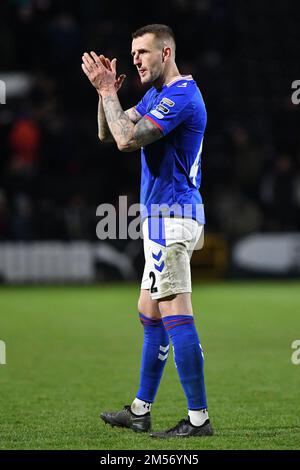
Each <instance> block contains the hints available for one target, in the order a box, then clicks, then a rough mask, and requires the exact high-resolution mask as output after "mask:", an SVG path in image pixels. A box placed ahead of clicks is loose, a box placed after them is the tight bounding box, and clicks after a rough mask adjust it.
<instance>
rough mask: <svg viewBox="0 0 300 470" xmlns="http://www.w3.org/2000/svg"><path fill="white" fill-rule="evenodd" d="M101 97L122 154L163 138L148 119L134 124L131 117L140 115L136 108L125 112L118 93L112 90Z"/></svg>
mask: <svg viewBox="0 0 300 470" xmlns="http://www.w3.org/2000/svg"><path fill="white" fill-rule="evenodd" d="M101 97H102V104H103V110H104V113H105V117H106V121H107V124H108V127H109V129H110V132H111V134H112V136H113V138H114V139H115V141H116V143H117V146H118V149H119V150H121V152H133V151H134V150H137V149H139V148H141V147H143V146H145V145H148V144H151V143H152V142H155V141H156V140H158V139H160V138H161V137H162V136H163V134H162V132H161V131H160V130H159V129H158V127H157V126H156V125H155V124H153V122H151V121H150V120H149V119H147V118H140V119H139V120H138V121H137V122H136V123H134V121H132V120H131V119H130V116H131V115H132V114H133V113H136V114H137V115H138V116H140V114H139V113H137V111H135V110H134V108H131V109H130V110H128V111H129V112H128V111H126V112H124V111H123V109H122V107H121V105H120V102H119V99H118V96H117V93H116V92H115V91H114V90H113V89H112V88H111V89H110V90H105V91H103V92H102V93H101ZM133 110H134V111H133Z"/></svg>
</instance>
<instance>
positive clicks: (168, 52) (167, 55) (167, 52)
mask: <svg viewBox="0 0 300 470" xmlns="http://www.w3.org/2000/svg"><path fill="white" fill-rule="evenodd" d="M170 57H171V48H170V47H164V48H163V50H162V62H166V60H167V59H169V58H170Z"/></svg>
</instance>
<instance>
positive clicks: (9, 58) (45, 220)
mask: <svg viewBox="0 0 300 470" xmlns="http://www.w3.org/2000/svg"><path fill="white" fill-rule="evenodd" d="M297 11H298V8H297V2H296V1H286V2H269V1H266V0H261V1H253V2H252V1H251V2H239V1H234V0H226V1H225V0H199V1H193V0H170V1H167V2H161V1H152V2H151V6H149V7H148V8H147V11H145V10H144V8H141V4H140V2H129V3H127V2H120V3H118V5H117V6H116V5H115V4H114V2H109V1H96V0H85V1H84V2H82V1H65V0H63V1H54V0H36V1H34V0H22V1H21V0H20V1H17V0H16V1H13V0H11V1H9V0H8V1H2V2H1V5H0V30H1V33H0V79H1V74H2V75H3V74H5V76H8V75H7V74H11V73H14V72H17V73H20V72H21V73H22V74H24V73H25V74H26V79H27V80H29V82H30V86H28V87H27V88H26V87H25V90H26V91H24V92H23V93H22V92H18V93H15V94H14V93H12V94H11V95H10V94H9V95H8V96H7V102H6V104H5V105H1V107H0V240H1V241H2V242H5V241H14V242H19V241H25V242H31V241H37V240H40V241H45V240H56V241H72V240H73V241H74V240H88V241H92V242H95V241H97V238H96V232H95V227H96V224H97V220H98V219H97V217H96V214H95V213H96V207H97V206H98V205H99V204H101V203H103V202H110V203H113V204H115V205H117V202H118V196H119V195H127V196H128V201H129V203H133V202H137V201H138V199H139V177H140V162H139V152H135V153H132V154H122V153H120V152H118V151H117V149H116V147H115V146H111V145H103V144H101V143H100V142H99V141H98V139H97V120H96V115H97V95H96V93H95V91H94V90H93V89H92V87H91V86H90V84H89V83H88V81H87V79H86V77H85V76H84V75H83V73H82V71H81V66H80V65H81V55H82V53H83V52H84V51H90V50H92V49H94V50H95V51H97V52H99V53H100V52H102V53H104V54H105V55H107V56H108V57H111V58H112V57H114V56H115V57H117V58H118V71H119V73H126V75H127V79H126V81H125V84H124V86H123V88H122V90H121V92H120V100H121V103H122V105H123V106H124V109H126V108H128V107H131V106H132V105H134V104H136V103H137V101H138V100H139V99H140V97H141V96H142V94H143V93H144V92H145V88H143V87H142V86H141V85H140V83H139V78H138V76H137V73H136V71H135V68H134V66H133V65H132V63H131V56H130V47H131V32H132V31H134V30H135V29H137V28H138V27H140V26H141V25H143V24H145V23H151V22H161V23H167V24H169V25H171V26H172V27H173V29H174V31H175V34H176V37H177V61H178V64H179V69H180V71H181V72H182V73H187V74H188V73H191V74H192V75H193V77H194V78H195V79H196V80H197V82H198V84H199V87H200V89H201V91H202V93H203V96H204V99H205V102H206V106H207V110H208V125H207V130H206V135H205V141H204V150H203V159H202V172H203V179H202V188H201V192H202V194H203V198H204V203H205V210H206V217H207V226H206V233H207V234H209V233H213V234H217V241H216V240H213V241H212V250H213V251H214V250H215V249H217V250H218V249H220V250H221V251H222V250H223V249H224V250H225V251H226V255H224V256H225V258H226V262H224V266H221V268H220V270H219V271H220V272H221V275H225V276H226V275H227V276H228V275H234V273H235V270H234V269H232V267H230V266H231V265H230V250H231V249H232V246H233V244H234V242H235V241H236V240H239V239H240V238H242V237H244V236H247V235H249V234H251V233H257V232H259V233H262V232H263V233H270V232H271V233H272V232H276V233H278V232H281V233H283V232H297V231H299V230H300V132H299V115H300V105H298V106H297V105H294V104H293V103H292V101H291V95H292V88H291V85H292V82H293V81H294V80H297V79H299V78H300V75H299V73H300V72H299V56H300V41H299V21H298V15H297ZM7 80H8V82H9V78H8V79H7ZM111 243H112V244H113V245H114V246H115V247H116V249H117V250H121V251H122V250H123V248H124V245H125V244H126V243H125V242H124V241H119V242H118V241H113V242H111ZM136 243H139V242H136ZM222 243H224V245H222ZM215 244H216V245H217V246H215ZM138 246H139V249H140V252H139V254H138V255H137V254H136V259H135V260H134V263H135V269H136V274H137V277H138V276H139V275H140V272H141V269H142V263H143V259H142V251H141V248H142V245H141V243H139V245H138ZM222 246H224V247H226V249H225V248H222ZM228 253H229V254H228ZM203 256H205V254H203ZM211 262H212V261H211V259H210V258H209V259H208V260H206V261H205V262H204V267H205V266H206V267H207V263H208V264H210V263H211ZM205 263H206V264H205ZM200 264H201V261H200ZM221 264H222V263H221ZM203 269H204V268H203ZM204 270H205V269H204ZM215 271H216V273H217V272H218V269H216V270H214V269H213V270H212V276H214V274H213V273H214V272H215ZM296 271H297V272H299V271H298V270H296ZM104 272H105V274H104V278H118V273H116V272H114V270H113V269H112V270H109V268H108V269H107V270H106V271H105V270H104ZM220 272H219V274H216V275H220ZM270 274H271V273H269V275H270ZM294 274H295V273H294ZM102 277H103V276H102Z"/></svg>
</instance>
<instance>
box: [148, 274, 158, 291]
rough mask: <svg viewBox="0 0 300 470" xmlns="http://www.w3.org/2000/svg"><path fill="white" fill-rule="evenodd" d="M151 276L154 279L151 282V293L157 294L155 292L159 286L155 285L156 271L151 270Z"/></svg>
mask: <svg viewBox="0 0 300 470" xmlns="http://www.w3.org/2000/svg"><path fill="white" fill-rule="evenodd" d="M149 277H150V279H152V284H151V287H150V292H151V294H155V293H156V292H157V287H155V282H156V277H155V273H154V272H153V271H150V273H149Z"/></svg>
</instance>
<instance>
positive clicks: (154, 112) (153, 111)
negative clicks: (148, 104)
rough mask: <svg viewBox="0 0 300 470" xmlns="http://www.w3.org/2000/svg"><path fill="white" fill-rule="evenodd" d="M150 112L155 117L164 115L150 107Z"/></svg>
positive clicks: (160, 117)
mask: <svg viewBox="0 0 300 470" xmlns="http://www.w3.org/2000/svg"><path fill="white" fill-rule="evenodd" d="M150 114H153V116H155V117H157V118H158V119H163V118H164V115H163V114H162V113H160V112H159V111H157V110H156V109H152V111H150Z"/></svg>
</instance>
